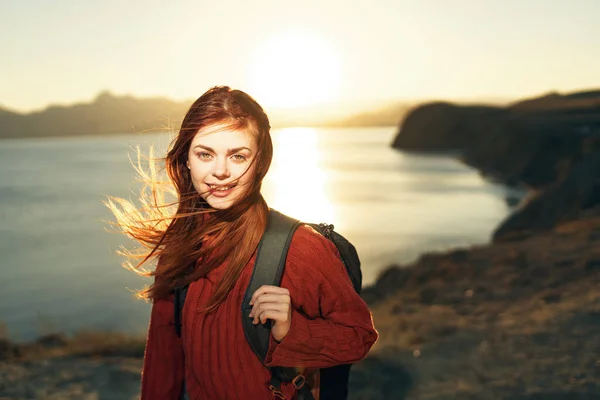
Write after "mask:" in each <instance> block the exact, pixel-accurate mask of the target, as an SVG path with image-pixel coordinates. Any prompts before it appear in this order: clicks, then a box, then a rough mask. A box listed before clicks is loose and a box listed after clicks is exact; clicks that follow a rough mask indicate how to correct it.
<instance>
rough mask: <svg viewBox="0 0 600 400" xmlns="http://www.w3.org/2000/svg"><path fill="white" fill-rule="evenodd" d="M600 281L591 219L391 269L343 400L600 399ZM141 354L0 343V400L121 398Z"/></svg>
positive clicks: (133, 381)
mask: <svg viewBox="0 0 600 400" xmlns="http://www.w3.org/2000/svg"><path fill="white" fill-rule="evenodd" d="M599 283H600V218H587V219H580V220H576V221H572V222H569V223H564V224H561V225H559V226H557V227H555V228H554V229H553V230H551V231H548V232H545V233H536V234H532V235H531V236H527V237H522V238H520V239H519V240H517V241H511V242H503V243H496V244H491V245H486V246H478V247H473V248H469V249H458V250H454V251H450V252H446V253H439V254H428V255H424V256H423V257H421V258H420V259H419V260H418V261H417V262H415V263H414V264H413V265H409V266H398V267H391V268H389V269H388V270H387V271H386V272H385V273H383V274H382V275H381V276H380V278H379V279H378V281H377V283H376V284H375V285H374V286H373V287H370V288H366V289H365V291H364V298H365V300H366V301H367V302H368V303H369V305H370V307H371V309H372V311H373V318H374V321H375V325H376V327H377V329H378V330H379V333H380V340H379V341H378V343H377V344H376V345H375V346H374V347H373V350H372V352H371V354H370V356H369V357H368V358H367V359H366V360H364V361H363V362H361V363H359V364H358V365H356V366H355V367H354V368H353V373H352V378H351V396H350V398H351V399H357V400H358V399H361V400H362V399H410V400H429V399H436V400H437V399H440V400H443V399H467V400H468V399H517V400H520V399H523V400H525V399H531V400H533V399H550V400H558V399H598V398H600V291H599V290H598V287H599ZM86 335H87V336H86ZM142 354H143V338H127V337H125V336H122V335H116V334H105V335H103V334H91V333H88V334H81V335H78V336H76V337H75V338H69V339H65V338H63V337H61V336H60V335H54V336H48V337H46V338H41V339H40V340H39V341H38V342H37V343H32V344H28V345H15V344H11V343H9V342H7V341H5V342H0V360H1V361H0V399H2V400H8V399H11V400H13V399H15V400H16V399H69V400H70V399H107V400H108V399H114V400H131V399H134V398H136V396H138V395H139V374H140V369H141V357H142Z"/></svg>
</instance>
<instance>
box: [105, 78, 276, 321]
mask: <svg viewBox="0 0 600 400" xmlns="http://www.w3.org/2000/svg"><path fill="white" fill-rule="evenodd" d="M213 125H225V126H226V127H228V128H230V129H235V130H244V131H245V132H248V133H249V134H251V135H253V137H254V138H255V140H256V144H257V148H258V152H257V154H256V156H255V157H254V159H253V161H252V162H253V163H256V164H255V165H254V167H255V168H254V169H253V171H254V172H252V173H253V174H254V176H253V177H252V179H251V183H250V184H249V185H248V187H247V188H246V189H245V191H244V194H243V195H242V197H241V198H240V199H239V201H237V202H236V203H235V204H234V205H232V206H231V207H229V208H228V209H225V210H214V209H212V208H210V206H209V205H208V204H207V202H206V201H205V200H204V199H203V198H202V197H201V196H200V194H199V193H198V192H197V191H196V189H195V188H194V186H193V183H192V179H191V176H190V172H189V170H188V168H187V166H186V162H187V160H188V153H189V148H190V145H191V142H192V140H193V138H194V137H195V135H196V133H198V131H199V130H201V129H203V128H205V127H208V126H213ZM272 156H273V146H272V142H271V136H270V124H269V119H268V117H267V115H266V114H265V112H264V111H263V109H262V108H261V106H260V105H259V104H258V103H257V102H256V101H255V100H254V99H253V98H252V97H250V96H249V95H248V94H246V93H244V92H242V91H239V90H232V89H230V88H229V87H227V86H218V87H213V88H211V89H210V90H208V91H207V92H206V93H204V94H203V95H202V96H200V97H199V98H198V99H197V100H196V101H195V102H194V103H193V104H192V106H191V107H190V109H189V110H188V112H187V114H186V115H185V117H184V119H183V122H182V124H181V128H180V130H179V132H178V134H177V136H176V137H175V139H174V140H173V142H172V143H171V146H170V150H169V151H168V153H167V155H166V157H165V158H164V159H161V160H162V161H164V162H165V169H166V173H167V175H168V178H169V181H168V182H161V181H160V180H159V179H158V173H157V168H156V165H154V161H153V159H152V149H151V154H150V157H149V160H150V162H149V165H150V170H149V172H146V171H144V168H143V167H142V163H141V161H140V160H141V156H140V152H139V149H138V163H137V166H136V167H135V168H136V170H137V172H138V173H139V174H140V175H141V176H142V178H143V179H144V181H145V183H146V185H145V186H144V188H143V189H142V191H141V194H140V201H141V202H142V205H143V207H142V208H141V209H137V208H136V207H135V206H134V205H133V204H132V203H131V202H129V201H127V200H125V199H122V198H115V197H109V198H108V200H107V201H106V202H105V204H106V206H107V207H108V208H109V209H110V210H111V211H112V212H113V214H114V215H115V217H116V219H117V222H116V223H114V224H115V225H117V226H118V227H119V228H120V229H121V230H122V231H123V232H124V233H125V234H126V235H128V236H129V237H131V238H132V239H134V240H135V241H136V242H137V243H138V244H139V245H140V246H139V248H138V249H137V250H136V251H128V250H126V249H124V248H122V250H121V251H119V254H121V255H122V256H124V257H125V262H124V263H123V265H124V266H125V267H126V268H128V269H131V270H133V271H135V272H137V273H138V274H140V275H144V276H154V283H152V284H151V285H150V286H149V287H147V288H145V289H143V290H141V291H139V292H138V296H139V297H141V298H146V299H151V300H157V299H162V298H166V297H168V296H169V295H170V294H171V293H172V291H173V289H175V288H177V287H182V286H184V285H186V284H189V283H191V282H193V281H195V280H197V279H199V278H202V277H205V276H206V275H207V274H208V273H209V272H210V271H212V270H213V269H215V268H216V267H218V266H219V265H221V264H223V263H226V270H225V272H224V275H223V278H222V279H221V281H220V282H219V283H218V285H217V287H216V289H215V290H214V292H213V294H212V297H211V299H210V300H209V301H208V304H207V305H206V307H205V308H204V309H203V310H201V311H205V312H213V311H215V310H216V309H217V307H218V306H219V304H221V302H222V301H223V300H224V299H225V297H226V296H227V294H228V293H229V292H230V291H231V289H233V287H234V285H235V282H236V281H237V279H238V278H239V276H240V274H241V272H242V269H243V268H244V266H245V265H246V264H247V263H248V261H249V260H250V258H251V257H252V255H253V254H254V252H255V251H256V249H257V247H258V243H259V241H260V238H261V236H262V234H263V233H264V230H265V227H266V223H267V215H268V206H267V204H266V202H265V200H264V199H263V197H262V195H261V193H260V189H261V184H262V180H263V178H264V177H265V175H266V174H267V171H268V170H269V166H270V164H271V159H272ZM247 173H248V172H247ZM165 184H166V185H165ZM148 191H149V192H150V193H148ZM169 192H170V193H171V194H172V195H174V196H175V198H176V200H175V201H174V202H172V203H168V202H166V201H165V194H168V193H169ZM174 209H176V211H175V212H174V213H173V210H174ZM169 210H170V212H169ZM207 213H210V216H208V218H207V215H206V214H207ZM152 260H157V264H156V268H155V269H154V270H151V269H148V268H147V267H145V266H144V264H147V263H149V262H150V261H152Z"/></svg>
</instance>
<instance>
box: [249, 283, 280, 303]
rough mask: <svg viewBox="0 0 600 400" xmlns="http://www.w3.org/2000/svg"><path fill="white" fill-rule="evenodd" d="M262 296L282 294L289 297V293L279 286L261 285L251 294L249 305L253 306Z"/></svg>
mask: <svg viewBox="0 0 600 400" xmlns="http://www.w3.org/2000/svg"><path fill="white" fill-rule="evenodd" d="M264 294H282V295H287V296H289V295H290V291H289V290H287V289H285V288H282V287H279V286H272V285H262V286H261V287H259V288H258V289H256V291H255V292H254V293H253V294H252V298H251V299H250V304H254V303H255V302H256V299H257V298H258V297H259V296H262V295H264Z"/></svg>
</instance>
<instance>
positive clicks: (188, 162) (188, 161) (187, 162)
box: [185, 160, 190, 169]
mask: <svg viewBox="0 0 600 400" xmlns="http://www.w3.org/2000/svg"><path fill="white" fill-rule="evenodd" d="M185 165H187V167H188V169H190V160H187V161H186V162H185Z"/></svg>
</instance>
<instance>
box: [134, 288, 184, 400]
mask: <svg viewBox="0 0 600 400" xmlns="http://www.w3.org/2000/svg"><path fill="white" fill-rule="evenodd" d="M183 377H184V359H183V348H182V344H181V340H180V338H179V337H178V336H177V334H176V332H175V327H174V316H173V296H171V297H170V298H168V299H162V300H156V301H155V302H154V303H153V304H152V311H151V313H150V327H149V329H148V338H147V339H146V349H145V352H144V366H143V370H142V394H141V400H178V399H179V398H180V396H181V390H182V388H183V379H184V378H183Z"/></svg>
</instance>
